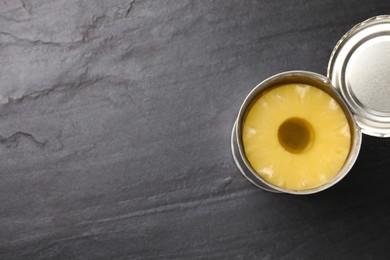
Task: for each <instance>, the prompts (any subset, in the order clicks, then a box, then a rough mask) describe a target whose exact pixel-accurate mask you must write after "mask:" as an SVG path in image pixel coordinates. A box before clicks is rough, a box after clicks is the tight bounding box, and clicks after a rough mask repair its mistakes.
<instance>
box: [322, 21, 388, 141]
mask: <svg viewBox="0 0 390 260" xmlns="http://www.w3.org/2000/svg"><path fill="white" fill-rule="evenodd" d="M328 78H329V79H330V80H331V82H332V84H333V86H335V87H336V88H337V89H338V91H339V92H340V93H341V95H342V96H343V97H344V99H345V101H346V103H347V104H348V106H349V108H350V109H351V112H352V113H353V115H354V117H355V120H356V123H357V124H358V125H359V127H360V128H361V129H362V132H363V133H365V134H368V135H372V136H380V137H390V15H382V16H377V17H373V18H370V19H368V20H366V21H364V22H362V23H360V24H358V25H356V26H355V27H353V28H352V29H351V30H350V31H349V32H347V33H346V34H345V35H344V36H343V37H342V38H341V40H340V41H339V42H338V43H337V45H336V47H335V48H334V49H333V52H332V55H331V57H330V61H329V65H328Z"/></svg>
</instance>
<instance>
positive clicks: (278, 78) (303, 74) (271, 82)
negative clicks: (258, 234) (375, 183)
mask: <svg viewBox="0 0 390 260" xmlns="http://www.w3.org/2000/svg"><path fill="white" fill-rule="evenodd" d="M289 83H300V84H308V85H311V86H315V87H318V88H320V89H322V90H323V91H325V92H326V93H328V94H329V95H331V96H332V97H333V98H334V99H335V100H336V101H337V102H338V103H339V104H340V106H341V108H342V109H343V111H344V113H345V115H346V117H347V119H348V122H349V125H350V128H351V140H352V142H351V150H350V153H349V155H348V158H347V161H346V163H345V164H344V166H343V168H342V169H341V170H340V172H339V173H338V174H337V175H336V177H335V178H334V179H332V180H331V181H330V182H328V183H326V184H324V185H322V186H319V187H316V188H313V189H308V190H300V191H297V190H287V189H283V188H281V187H278V186H275V185H272V184H271V183H268V182H267V181H265V180H264V179H263V178H261V177H260V176H259V175H258V174H257V173H256V171H255V170H254V169H253V168H252V167H251V165H250V163H249V162H248V160H247V158H246V155H245V151H244V147H243V143H242V124H243V120H244V118H245V115H246V112H247V108H248V107H249V105H250V104H251V102H252V100H253V99H254V98H255V97H257V96H258V95H259V94H260V93H261V92H263V91H265V90H267V89H270V88H273V87H275V86H278V85H281V84H289ZM361 139H362V134H361V131H360V128H359V127H358V126H357V125H356V123H355V120H354V118H353V115H352V114H351V112H350V111H349V109H348V106H347V105H346V104H345V102H344V100H343V98H342V97H341V96H340V95H339V94H338V93H337V91H335V89H334V87H333V86H332V84H331V83H330V81H329V79H328V78H326V77H325V76H322V75H320V74H317V73H313V72H308V71H287V72H283V73H280V74H277V75H274V76H272V77H270V78H268V79H266V80H264V81H263V82H261V83H260V84H258V85H257V86H256V87H255V88H254V89H253V90H252V91H251V92H250V93H249V94H248V96H247V97H246V98H245V100H244V102H243V104H242V106H241V108H240V111H239V113H238V117H237V119H236V121H235V124H234V127H233V130H232V137H231V148H232V154H233V158H234V160H235V162H236V164H237V167H238V168H239V170H240V171H241V173H242V174H243V175H244V176H245V177H246V178H247V179H248V180H249V181H250V182H251V183H253V184H254V185H256V186H257V187H259V188H262V189H264V190H267V191H272V192H282V193H290V194H298V195H304V194H312V193H317V192H320V191H323V190H325V189H328V188H330V187H331V186H333V185H334V184H336V183H337V182H339V181H340V180H341V179H342V178H343V177H345V175H346V174H347V173H348V172H349V170H350V169H351V168H352V166H353V164H354V163H355V161H356V159H357V156H358V154H359V150H360V145H361Z"/></svg>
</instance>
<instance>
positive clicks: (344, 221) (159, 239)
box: [0, 0, 390, 259]
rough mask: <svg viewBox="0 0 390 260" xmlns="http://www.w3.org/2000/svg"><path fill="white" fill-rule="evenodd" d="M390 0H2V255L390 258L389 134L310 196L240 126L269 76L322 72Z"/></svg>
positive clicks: (387, 9) (367, 145)
mask: <svg viewBox="0 0 390 260" xmlns="http://www.w3.org/2000/svg"><path fill="white" fill-rule="evenodd" d="M386 13H390V3H389V2H388V1H385V0H383V1H379V0H376V1H354V0H347V1H335V0H323V1H304V0H292V1H287V0H285V1H270V0H269V1H268V0H258V1H254V0H246V1H243V0H219V1H217V0H213V1H211V0H209V1H200V0H198V1H196V0H192V1H191V0H132V1H128V0H126V1H125V0H117V1H106V0H0V135H1V136H0V259H157V258H158V259H198V258H202V259H203V258H205V259H388V257H389V256H390V247H389V245H390V202H389V201H390V189H389V184H390V175H389V170H390V160H389V152H390V141H389V140H384V139H378V138H372V137H367V136H365V137H364V139H363V146H362V152H361V154H360V157H359V159H358V161H357V163H356V165H355V167H354V168H353V170H352V171H351V172H350V174H349V175H348V176H347V177H346V178H345V179H344V180H343V181H342V182H341V183H339V184H338V185H336V186H335V187H333V188H331V189H329V190H327V191H324V192H322V193H319V194H317V195H312V196H304V197H302V196H301V197H299V196H288V195H278V194H271V193H267V192H264V191H261V190H259V189H257V188H255V187H254V186H252V185H251V184H250V183H249V182H247V181H246V180H245V179H244V178H243V177H242V176H241V175H240V173H239V171H238V170H237V168H236V167H235V164H234V162H233V160H232V157H231V152H230V143H229V142H230V140H229V139H230V132H231V128H232V126H233V122H234V119H235V116H236V114H237V112H238V109H239V106H240V104H241V102H242V101H243V99H244V97H245V96H246V95H247V93H248V92H249V91H250V90H251V89H252V88H253V87H254V86H255V85H256V84H257V83H258V82H260V81H261V80H263V79H265V78H266V77H268V76H270V75H272V74H275V73H278V72H281V71H285V70H292V69H303V70H310V71H314V72H319V73H322V74H325V73H326V66H327V63H328V59H329V56H330V53H331V51H332V49H333V47H334V45H335V44H336V42H337V41H338V40H339V39H340V37H341V36H342V35H343V34H344V33H345V32H347V31H348V30H349V29H350V28H351V27H352V26H353V25H354V24H356V23H359V22H361V21H363V20H364V19H366V18H369V17H371V16H375V15H379V14H386Z"/></svg>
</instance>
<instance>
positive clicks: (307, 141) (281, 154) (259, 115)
mask: <svg viewBox="0 0 390 260" xmlns="http://www.w3.org/2000/svg"><path fill="white" fill-rule="evenodd" d="M242 140H243V145H244V151H245V155H246V157H247V159H248V161H249V163H250V164H251V166H252V168H253V169H254V170H255V171H256V172H257V174H259V175H260V176H261V177H262V178H263V179H265V180H266V181H267V182H269V183H271V184H273V185H275V186H278V187H281V188H284V189H287V190H307V189H312V188H315V187H318V186H321V185H323V184H325V183H327V182H328V181H330V180H332V179H333V178H334V177H335V176H336V175H337V173H338V172H339V171H340V170H341V168H342V167H343V165H344V163H345V161H346V159H347V157H348V155H349V151H350V146H351V132H350V128H349V124H348V120H347V118H346V116H345V114H344V112H343V110H342V108H341V107H340V106H339V104H338V103H337V102H336V100H334V99H333V98H332V97H331V96H330V95H329V94H327V93H326V92H324V91H322V90H320V89H318V88H316V87H313V86H310V85H305V84H286V85H282V86H278V87H276V88H273V89H271V90H268V91H265V93H263V94H262V95H260V96H259V97H258V98H257V99H255V100H254V101H253V102H252V104H251V105H250V106H249V109H248V112H247V114H246V117H245V119H244V122H243V132H242Z"/></svg>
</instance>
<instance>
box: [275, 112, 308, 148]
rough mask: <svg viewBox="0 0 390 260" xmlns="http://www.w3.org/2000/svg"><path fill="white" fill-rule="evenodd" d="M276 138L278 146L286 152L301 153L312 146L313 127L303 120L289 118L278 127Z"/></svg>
mask: <svg viewBox="0 0 390 260" xmlns="http://www.w3.org/2000/svg"><path fill="white" fill-rule="evenodd" d="M278 138H279V143H280V145H281V146H282V147H283V148H284V149H286V150H287V151H288V152H290V153H295V154H299V153H303V152H304V151H307V150H308V149H309V148H310V147H311V145H312V144H313V140H314V131H313V127H312V126H311V125H310V123H309V122H307V121H306V120H305V119H303V118H299V117H291V118H288V119H287V120H286V121H284V122H283V123H282V124H281V125H280V127H279V130H278Z"/></svg>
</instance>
